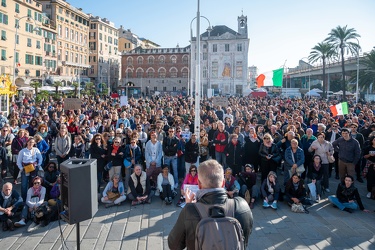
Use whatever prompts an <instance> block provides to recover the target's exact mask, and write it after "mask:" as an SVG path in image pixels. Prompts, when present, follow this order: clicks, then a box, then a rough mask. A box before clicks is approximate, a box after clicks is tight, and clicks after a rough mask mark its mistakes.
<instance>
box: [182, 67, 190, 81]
mask: <svg viewBox="0 0 375 250" xmlns="http://www.w3.org/2000/svg"><path fill="white" fill-rule="evenodd" d="M181 73H182V77H183V78H188V77H189V69H188V68H187V67H184V68H183V69H182V70H181Z"/></svg>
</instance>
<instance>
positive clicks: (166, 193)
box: [157, 164, 177, 205]
mask: <svg viewBox="0 0 375 250" xmlns="http://www.w3.org/2000/svg"><path fill="white" fill-rule="evenodd" d="M162 171H163V172H161V173H160V174H159V175H158V181H157V188H158V190H159V191H160V199H162V200H164V201H165V204H167V205H170V204H172V199H173V198H174V197H175V196H176V194H177V193H176V191H175V190H174V178H173V175H172V174H171V173H169V166H168V165H167V164H164V165H163V166H162Z"/></svg>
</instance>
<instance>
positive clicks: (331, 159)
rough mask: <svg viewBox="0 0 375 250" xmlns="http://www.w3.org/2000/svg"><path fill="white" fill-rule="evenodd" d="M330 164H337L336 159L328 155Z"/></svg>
mask: <svg viewBox="0 0 375 250" xmlns="http://www.w3.org/2000/svg"><path fill="white" fill-rule="evenodd" d="M328 162H329V163H334V162H335V157H333V155H330V154H328Z"/></svg>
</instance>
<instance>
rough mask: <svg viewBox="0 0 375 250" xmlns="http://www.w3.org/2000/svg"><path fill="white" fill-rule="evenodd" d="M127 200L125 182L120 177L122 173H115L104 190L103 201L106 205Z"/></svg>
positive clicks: (119, 203) (109, 205) (118, 203)
mask: <svg viewBox="0 0 375 250" xmlns="http://www.w3.org/2000/svg"><path fill="white" fill-rule="evenodd" d="M125 200H126V195H125V189H124V183H123V182H122V181H121V179H120V175H119V174H117V173H115V174H113V175H112V176H111V180H110V181H109V182H108V183H107V186H106V187H105V188H104V190H103V196H102V198H101V201H102V202H103V203H105V204H106V205H105V207H106V208H107V207H111V206H113V205H118V206H119V205H121V202H123V201H125Z"/></svg>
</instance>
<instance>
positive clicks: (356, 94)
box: [355, 37, 360, 103]
mask: <svg viewBox="0 0 375 250" xmlns="http://www.w3.org/2000/svg"><path fill="white" fill-rule="evenodd" d="M355 39H356V40H357V44H358V46H357V83H356V91H355V103H358V95H359V93H358V81H359V49H360V45H359V40H358V38H356V37H355Z"/></svg>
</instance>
